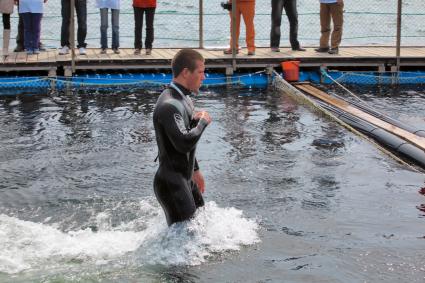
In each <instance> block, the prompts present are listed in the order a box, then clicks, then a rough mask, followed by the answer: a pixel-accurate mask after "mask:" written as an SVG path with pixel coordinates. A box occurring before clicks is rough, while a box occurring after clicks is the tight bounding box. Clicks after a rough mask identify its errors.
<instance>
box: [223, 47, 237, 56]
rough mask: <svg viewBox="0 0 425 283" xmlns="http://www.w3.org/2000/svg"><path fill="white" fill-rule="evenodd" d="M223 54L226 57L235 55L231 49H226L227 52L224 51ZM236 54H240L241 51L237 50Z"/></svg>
mask: <svg viewBox="0 0 425 283" xmlns="http://www.w3.org/2000/svg"><path fill="white" fill-rule="evenodd" d="M223 53H224V54H226V55H231V54H233V53H232V49H231V48H230V49H226V50H224V51H223ZM236 54H239V50H236Z"/></svg>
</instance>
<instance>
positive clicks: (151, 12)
mask: <svg viewBox="0 0 425 283" xmlns="http://www.w3.org/2000/svg"><path fill="white" fill-rule="evenodd" d="M133 8H134V48H135V49H142V29H143V14H146V38H145V48H146V49H152V43H153V38H154V29H153V20H154V16H155V8H138V7H133Z"/></svg>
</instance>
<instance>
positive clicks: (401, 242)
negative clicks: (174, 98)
mask: <svg viewBox="0 0 425 283" xmlns="http://www.w3.org/2000/svg"><path fill="white" fill-rule="evenodd" d="M380 91H381V94H377V95H372V93H373V91H372V90H367V89H366V90H363V91H358V93H361V94H362V95H363V96H364V99H366V100H368V101H369V103H371V104H373V105H376V108H377V109H379V110H382V111H384V112H387V113H391V114H394V116H397V117H399V118H400V119H402V120H404V121H406V122H409V123H410V122H413V123H410V124H415V126H417V127H422V128H424V127H423V126H424V123H425V122H423V113H425V108H424V105H425V103H424V96H423V95H424V93H423V91H421V90H416V89H409V90H404V89H398V90H388V91H389V92H390V93H392V96H389V95H388V94H386V91H385V90H382V89H381V90H380ZM159 92H160V90H155V89H148V90H142V89H132V90H126V91H117V90H113V91H96V92H79V93H77V92H75V91H71V92H68V93H61V94H55V95H54V96H48V95H45V96H37V97H28V96H22V97H21V96H19V97H6V98H3V97H1V98H0V125H2V126H1V127H0V172H1V174H0V228H1V229H0V231H1V232H0V282H9V281H10V280H11V278H13V281H16V282H31V281H40V280H42V281H46V282H55V281H72V280H74V281H75V280H77V281H78V280H79V281H102V280H107V281H108V280H109V281H114V282H128V281H134V280H135V281H141V282H152V281H159V282H162V281H165V282H168V281H170V282H175V281H176V282H199V281H202V282H222V281H226V282H238V281H239V282H240V281H246V282H266V281H267V282H282V278H288V280H289V281H291V282H318V281H322V282H361V281H370V282H376V281H382V280H385V281H388V282H395V281H397V280H398V279H399V278H400V277H401V276H403V278H406V281H407V282H423V272H424V270H425V265H424V262H425V261H424V260H423V252H422V250H423V249H420V248H418V247H422V246H423V245H424V243H423V241H424V240H423V237H424V233H423V228H422V227H423V224H424V223H423V221H424V219H425V217H424V213H425V211H424V208H423V206H424V205H423V203H424V196H423V195H424V194H425V192H424V191H425V188H423V189H420V191H419V192H420V193H419V194H418V193H417V191H418V187H423V184H424V177H423V175H421V174H418V173H415V172H410V171H409V169H408V168H404V167H402V166H401V165H398V164H397V163H396V162H395V161H393V160H391V159H390V158H389V157H387V156H385V155H383V154H382V153H381V152H380V151H378V150H376V148H375V147H374V146H373V145H371V144H369V143H368V142H366V141H364V140H361V139H359V138H358V137H356V136H354V135H352V134H351V133H350V132H347V131H346V130H345V129H343V128H341V127H340V126H339V125H338V124H336V123H334V122H332V121H330V120H328V119H326V118H324V117H321V116H317V115H316V114H315V113H312V112H310V110H309V109H306V108H304V107H303V106H299V105H298V104H297V103H296V102H294V101H292V100H291V99H290V98H288V97H286V96H284V95H281V94H279V93H275V92H273V91H271V90H244V89H214V90H207V91H205V92H203V93H202V95H201V96H199V97H196V98H195V103H196V105H197V107H198V108H199V109H205V110H207V111H209V112H210V113H211V115H212V117H213V123H212V124H211V125H210V126H209V127H208V128H207V130H206V132H205V135H204V136H203V137H202V139H201V140H200V143H199V146H198V150H197V157H198V160H199V163H200V167H201V170H202V171H203V173H204V175H205V178H206V181H207V191H206V194H205V199H206V202H207V206H206V208H205V209H204V210H200V211H199V212H198V214H197V216H196V217H195V219H194V220H193V221H191V222H188V223H186V224H184V225H181V226H175V227H172V228H171V229H169V228H168V227H167V225H166V223H165V218H164V216H163V214H162V210H161V209H160V207H159V205H158V203H157V202H156V200H155V198H154V197H153V190H152V180H153V176H154V173H155V171H156V167H157V166H158V164H156V163H154V161H153V160H154V159H155V157H156V154H157V148H156V143H155V136H154V130H153V126H152V112H153V108H154V105H155V102H156V98H157V96H158V94H159Z"/></svg>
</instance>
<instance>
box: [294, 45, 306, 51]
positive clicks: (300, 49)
mask: <svg viewBox="0 0 425 283" xmlns="http://www.w3.org/2000/svg"><path fill="white" fill-rule="evenodd" d="M305 50H306V49H305V48H302V47H301V46H298V47H295V48H292V51H305Z"/></svg>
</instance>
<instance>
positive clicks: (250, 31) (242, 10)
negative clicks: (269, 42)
mask: <svg viewBox="0 0 425 283" xmlns="http://www.w3.org/2000/svg"><path fill="white" fill-rule="evenodd" d="M254 16H255V2H254V1H253V2H239V1H238V2H237V4H236V38H235V42H236V49H238V48H239V35H240V26H241V17H243V21H244V22H245V28H246V46H247V48H248V52H255V28H254ZM232 27H233V19H232V12H230V34H232ZM232 46H233V38H232V36H230V47H232Z"/></svg>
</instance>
